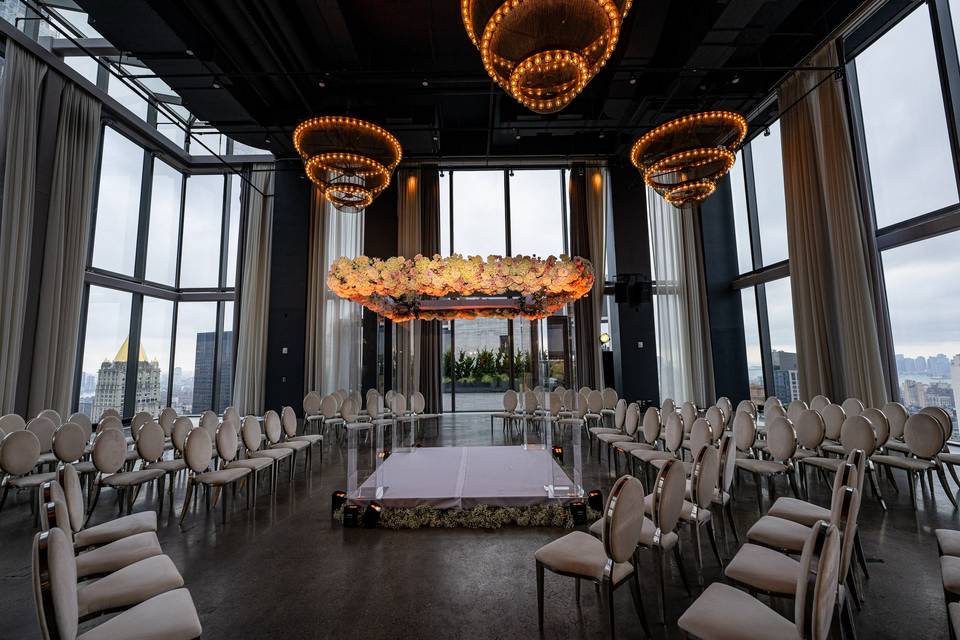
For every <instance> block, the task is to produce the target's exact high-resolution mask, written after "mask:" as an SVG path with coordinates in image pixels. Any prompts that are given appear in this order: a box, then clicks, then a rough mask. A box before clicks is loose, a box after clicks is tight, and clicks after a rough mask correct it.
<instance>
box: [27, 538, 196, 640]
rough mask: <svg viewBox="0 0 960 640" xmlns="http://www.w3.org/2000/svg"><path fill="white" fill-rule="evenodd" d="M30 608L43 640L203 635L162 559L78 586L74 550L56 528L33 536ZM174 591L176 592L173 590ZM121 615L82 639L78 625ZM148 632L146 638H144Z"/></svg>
mask: <svg viewBox="0 0 960 640" xmlns="http://www.w3.org/2000/svg"><path fill="white" fill-rule="evenodd" d="M32 558H33V561H32V582H33V591H34V603H35V606H36V609H37V620H38V622H39V627H40V636H41V638H43V639H44V640H77V638H80V639H81V640H108V639H109V640H133V639H138V638H144V637H147V636H148V635H149V637H152V638H164V639H166V640H190V639H192V638H199V637H200V634H201V633H202V631H203V628H202V627H201V625H200V619H199V618H198V616H197V610H196V607H195V606H194V604H193V600H192V599H191V598H190V592H189V591H187V590H186V589H184V588H182V586H183V578H182V577H181V576H180V573H179V572H178V571H177V568H176V566H175V565H174V564H173V562H172V561H171V560H170V558H169V557H167V556H162V555H161V556H155V557H153V558H147V559H146V560H141V561H140V562H139V563H136V564H134V565H131V566H128V567H126V568H124V569H122V570H120V571H117V572H115V573H112V574H110V575H109V576H107V577H104V578H102V579H100V580H97V581H96V582H93V583H91V584H89V585H84V586H83V587H80V586H79V585H78V584H77V570H76V564H75V562H74V560H73V549H72V545H71V544H70V541H69V540H68V538H67V535H66V534H65V533H64V531H63V530H62V529H60V528H53V529H51V530H49V531H41V532H39V533H37V534H36V536H34V539H33V552H32ZM174 585H176V586H174ZM114 611H120V613H118V614H117V615H115V616H113V617H111V618H109V619H108V620H107V621H106V622H103V623H101V624H99V625H97V626H95V627H93V628H90V629H88V630H86V631H85V632H84V633H83V634H82V635H80V634H79V633H78V629H79V624H80V623H81V622H84V621H86V620H88V619H90V618H92V617H95V615H98V614H101V613H106V612H111V613H112V612H114ZM146 630H149V633H146Z"/></svg>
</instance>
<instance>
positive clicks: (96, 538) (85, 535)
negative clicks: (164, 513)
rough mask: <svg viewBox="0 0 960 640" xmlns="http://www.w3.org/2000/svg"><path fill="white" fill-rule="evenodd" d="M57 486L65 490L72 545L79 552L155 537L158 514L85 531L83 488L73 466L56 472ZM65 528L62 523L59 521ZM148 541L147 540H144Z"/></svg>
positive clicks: (135, 516)
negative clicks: (90, 548) (126, 540)
mask: <svg viewBox="0 0 960 640" xmlns="http://www.w3.org/2000/svg"><path fill="white" fill-rule="evenodd" d="M57 482H58V483H59V484H60V487H61V488H62V489H63V495H64V498H65V499H66V503H67V512H68V513H69V517H70V528H71V529H72V530H73V541H74V545H75V546H76V547H77V549H84V548H87V547H100V546H103V545H108V544H110V543H111V542H115V541H117V540H121V539H124V538H130V537H133V536H136V535H139V534H141V533H154V532H156V530H157V514H156V512H155V511H141V512H139V513H134V514H131V515H129V516H122V517H120V518H115V519H113V520H108V521H106V522H104V523H101V524H98V525H95V526H92V527H85V526H84V520H85V517H84V516H85V514H84V499H83V488H82V487H81V486H80V478H79V476H78V475H77V472H76V469H75V468H74V465H69V464H67V465H64V466H63V467H61V468H60V469H59V471H57ZM60 522H61V524H60V525H58V526H60V527H63V528H64V529H65V528H66V527H64V525H63V524H62V522H63V519H62V518H61V520H60ZM141 540H145V539H141Z"/></svg>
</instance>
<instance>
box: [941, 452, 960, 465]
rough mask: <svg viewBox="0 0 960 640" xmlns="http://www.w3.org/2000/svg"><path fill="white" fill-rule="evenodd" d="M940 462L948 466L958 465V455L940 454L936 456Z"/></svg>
mask: <svg viewBox="0 0 960 640" xmlns="http://www.w3.org/2000/svg"><path fill="white" fill-rule="evenodd" d="M937 457H938V458H940V461H941V462H946V463H948V464H960V453H941V454H939V455H937Z"/></svg>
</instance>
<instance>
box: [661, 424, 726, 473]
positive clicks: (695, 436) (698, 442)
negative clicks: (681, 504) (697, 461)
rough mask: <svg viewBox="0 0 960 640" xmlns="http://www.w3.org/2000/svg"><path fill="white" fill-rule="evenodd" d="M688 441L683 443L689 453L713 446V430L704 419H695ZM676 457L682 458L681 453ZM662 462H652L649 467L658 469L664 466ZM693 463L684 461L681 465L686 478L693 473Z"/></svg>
mask: <svg viewBox="0 0 960 640" xmlns="http://www.w3.org/2000/svg"><path fill="white" fill-rule="evenodd" d="M689 436H690V437H689V439H687V440H685V441H684V444H685V446H686V448H687V449H688V450H689V451H691V452H696V451H699V450H700V448H701V447H707V446H710V447H712V446H713V429H712V428H711V427H710V423H709V422H707V420H706V418H696V419H695V420H694V421H693V426H692V427H691V428H690V432H689ZM678 457H681V458H682V452H678ZM664 462H665V461H664V460H663V459H661V460H653V461H651V462H650V464H651V466H653V467H655V468H657V469H660V468H661V467H662V466H663V465H664ZM693 467H694V463H693V462H687V461H685V462H684V463H683V468H684V470H685V471H686V473H687V476H690V474H691V473H693Z"/></svg>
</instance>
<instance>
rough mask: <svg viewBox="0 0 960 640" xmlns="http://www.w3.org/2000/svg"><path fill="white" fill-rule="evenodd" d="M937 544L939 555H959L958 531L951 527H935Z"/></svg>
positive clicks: (959, 536)
mask: <svg viewBox="0 0 960 640" xmlns="http://www.w3.org/2000/svg"><path fill="white" fill-rule="evenodd" d="M935 533H936V534H937V544H938V545H939V546H940V555H942V556H957V557H960V531H955V530H953V529H937V530H936V531H935Z"/></svg>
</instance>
